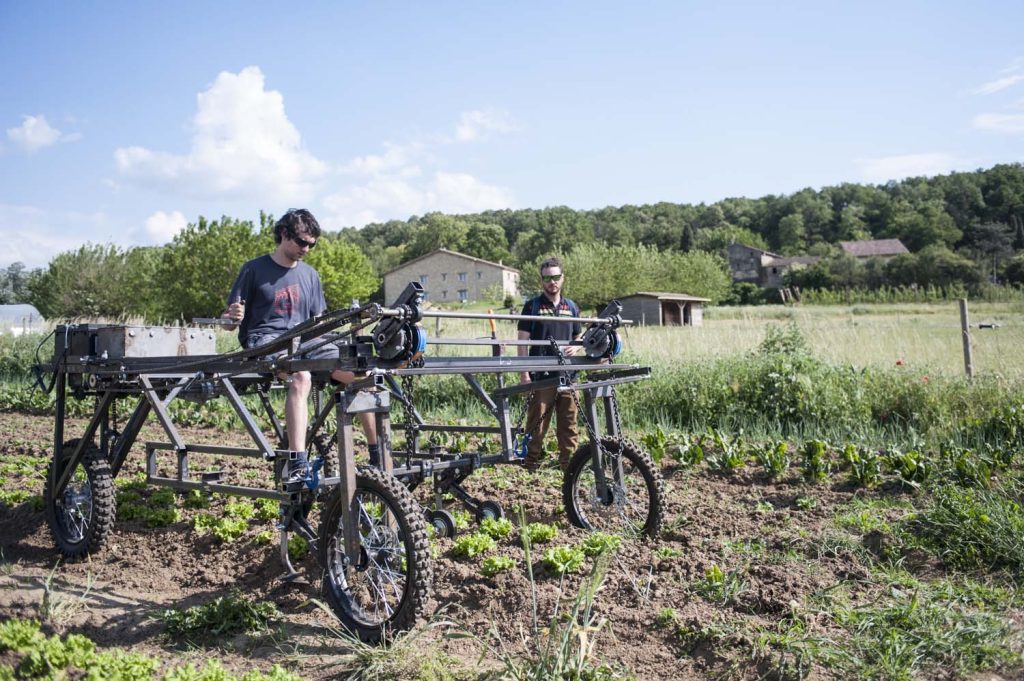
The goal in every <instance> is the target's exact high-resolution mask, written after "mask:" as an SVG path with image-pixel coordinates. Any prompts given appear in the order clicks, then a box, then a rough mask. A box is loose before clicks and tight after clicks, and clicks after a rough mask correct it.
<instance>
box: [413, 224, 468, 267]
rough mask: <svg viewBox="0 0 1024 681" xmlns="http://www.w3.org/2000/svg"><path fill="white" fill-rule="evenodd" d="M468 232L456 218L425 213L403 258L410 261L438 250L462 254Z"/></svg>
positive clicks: (464, 225)
mask: <svg viewBox="0 0 1024 681" xmlns="http://www.w3.org/2000/svg"><path fill="white" fill-rule="evenodd" d="M468 232H469V228H468V227H467V226H466V224H465V223H464V222H463V221H462V220H459V219H458V218H455V217H453V216H451V215H444V214H443V213H427V214H426V215H424V216H423V218H422V219H421V220H420V222H419V227H418V228H417V230H416V232H415V234H414V236H413V238H412V243H411V244H409V247H408V249H407V250H406V252H405V258H406V260H412V259H413V258H418V257H420V256H421V255H426V254H427V253H431V252H433V251H436V250H437V249H439V248H447V249H448V250H450V251H458V252H460V253H462V252H464V249H465V242H466V235H467V234H468Z"/></svg>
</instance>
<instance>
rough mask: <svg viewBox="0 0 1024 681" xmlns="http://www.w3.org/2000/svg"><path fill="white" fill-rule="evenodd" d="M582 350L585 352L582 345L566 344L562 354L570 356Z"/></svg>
mask: <svg viewBox="0 0 1024 681" xmlns="http://www.w3.org/2000/svg"><path fill="white" fill-rule="evenodd" d="M581 352H583V346H582V345H566V346H565V347H563V348H562V354H563V355H568V356H570V357H573V356H575V355H578V354H580V353H581Z"/></svg>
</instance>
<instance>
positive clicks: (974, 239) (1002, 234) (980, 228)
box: [971, 222, 1014, 282]
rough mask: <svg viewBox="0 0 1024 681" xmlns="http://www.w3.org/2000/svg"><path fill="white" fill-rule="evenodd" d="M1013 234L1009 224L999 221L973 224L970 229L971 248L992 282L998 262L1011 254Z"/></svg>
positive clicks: (995, 276) (996, 272)
mask: <svg viewBox="0 0 1024 681" xmlns="http://www.w3.org/2000/svg"><path fill="white" fill-rule="evenodd" d="M1013 236H1014V234H1013V230H1012V229H1011V228H1010V226H1009V225H1005V224H1003V223H1000V222H987V223H985V224H983V225H975V226H974V227H973V229H972V230H971V249H972V250H973V251H974V252H975V253H977V254H978V259H979V261H981V262H982V263H984V265H983V266H984V267H985V268H986V270H988V271H989V272H991V275H992V281H993V282H995V280H996V278H997V277H998V274H999V263H1000V262H1002V261H1003V260H1005V259H1006V258H1008V257H1010V256H1011V255H1013Z"/></svg>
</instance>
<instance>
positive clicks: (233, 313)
mask: <svg viewBox="0 0 1024 681" xmlns="http://www.w3.org/2000/svg"><path fill="white" fill-rule="evenodd" d="M221 317H223V318H224V319H230V320H231V321H233V322H240V321H242V318H243V317H245V301H244V300H242V299H238V300H236V301H235V302H233V303H231V304H230V305H228V309H226V310H224V314H222V315H221Z"/></svg>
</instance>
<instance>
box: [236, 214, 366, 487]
mask: <svg viewBox="0 0 1024 681" xmlns="http://www.w3.org/2000/svg"><path fill="white" fill-rule="evenodd" d="M319 238H320V224H319V223H318V222H317V221H316V218H315V217H313V214H312V213H310V212H309V211H308V210H305V209H293V210H289V211H288V212H287V213H285V214H284V215H283V216H281V219H280V220H278V221H277V223H276V224H275V225H274V241H275V242H277V247H276V248H275V249H274V250H273V252H271V253H269V254H267V255H263V256H260V257H259V258H255V259H253V260H250V261H249V262H247V263H245V264H244V265H242V270H241V271H240V272H239V273H238V278H236V279H235V283H234V285H233V286H232V287H231V294H230V296H229V297H228V307H227V309H226V310H225V311H224V314H223V315H221V316H222V317H224V318H225V319H229V320H231V321H233V322H239V324H238V325H237V326H238V340H239V342H240V343H241V344H242V347H244V348H255V347H258V346H260V345H263V344H265V343H269V342H270V341H272V340H274V339H275V338H277V337H278V336H280V335H281V334H282V333H285V332H286V331H288V330H289V329H291V328H292V327H294V326H296V325H298V324H301V323H302V322H304V321H306V320H307V319H309V318H310V317H313V316H315V315H318V314H321V313H323V312H324V311H326V309H327V302H326V300H325V299H324V290H323V286H322V285H321V283H320V275H318V274H317V272H316V270H315V269H313V268H312V267H310V266H309V265H307V264H306V263H304V262H302V261H303V259H304V258H305V257H306V254H308V253H309V251H310V250H312V249H313V248H314V247H315V246H316V242H317V240H318V239H319ZM230 328H234V327H230ZM314 342H316V341H314ZM300 352H301V348H300ZM277 354H284V351H281V352H280V353H277ZM275 356H276V355H275ZM302 357H303V358H304V359H335V358H337V357H338V348H337V346H335V345H332V344H330V343H327V344H325V345H322V346H320V347H318V348H314V349H313V350H312V351H310V352H307V353H303V354H302ZM282 378H284V379H285V380H286V382H287V385H288V395H287V397H286V398H285V403H284V415H285V427H286V429H287V431H288V448H289V449H290V450H291V452H292V455H291V456H289V460H290V461H291V465H290V469H289V470H288V471H286V477H288V478H292V479H301V478H302V477H303V476H305V475H306V473H307V471H308V459H307V455H306V428H307V427H308V425H309V402H308V400H309V393H310V390H311V388H312V379H311V377H310V375H309V372H308V371H297V372H295V373H292V374H289V375H287V376H286V377H284V376H282ZM331 378H333V379H334V380H336V381H339V382H340V383H343V384H348V383H351V382H352V381H353V380H354V379H355V375H354V374H353V373H352V372H350V371H341V370H335V371H334V372H332V373H331ZM359 419H360V421H361V422H362V424H363V430H364V431H365V432H366V440H367V442H368V443H369V449H370V462H371V464H377V463H379V461H378V459H379V456H380V455H379V450H378V448H377V434H376V428H375V424H374V420H373V415H372V414H367V413H364V414H360V415H359Z"/></svg>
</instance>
